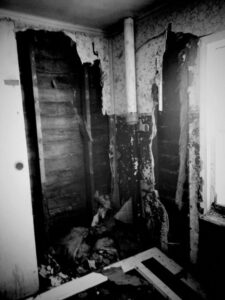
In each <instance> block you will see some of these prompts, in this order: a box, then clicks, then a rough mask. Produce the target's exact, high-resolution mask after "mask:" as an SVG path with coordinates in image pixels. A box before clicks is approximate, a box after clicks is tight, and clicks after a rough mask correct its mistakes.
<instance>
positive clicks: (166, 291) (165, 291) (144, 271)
mask: <svg viewBox="0 0 225 300" xmlns="http://www.w3.org/2000/svg"><path fill="white" fill-rule="evenodd" d="M136 270H137V271H138V272H139V273H140V274H141V275H142V276H143V277H144V278H145V279H146V280H147V281H148V282H150V283H151V284H152V285H153V286H154V287H155V288H156V289H157V291H158V292H160V294H162V295H163V296H164V297H165V298H166V299H171V300H181V298H180V297H179V296H178V295H177V294H175V293H174V292H173V291H172V290H171V289H170V288H169V287H168V286H167V285H166V284H165V283H164V282H163V281H162V280H160V279H159V278H158V277H157V276H156V275H155V274H154V273H152V272H151V271H150V270H149V269H148V268H146V267H145V266H144V265H143V264H142V263H137V265H136Z"/></svg>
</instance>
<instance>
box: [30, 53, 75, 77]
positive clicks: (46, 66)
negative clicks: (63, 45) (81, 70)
mask: <svg viewBox="0 0 225 300" xmlns="http://www.w3.org/2000/svg"><path fill="white" fill-rule="evenodd" d="M35 58H36V62H37V65H38V67H37V71H38V72H39V73H54V74H67V75H68V74H73V76H74V75H76V76H79V74H78V72H77V70H76V69H75V68H74V64H73V65H69V64H68V62H66V61H65V58H64V57H62V58H58V59H56V58H55V57H43V56H40V55H36V56H35ZM68 67H69V68H68Z"/></svg>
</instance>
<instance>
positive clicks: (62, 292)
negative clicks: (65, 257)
mask: <svg viewBox="0 0 225 300" xmlns="http://www.w3.org/2000/svg"><path fill="white" fill-rule="evenodd" d="M107 280H108V278H107V277H106V276H104V275H102V274H99V273H94V272H93V273H90V274H87V275H85V276H83V277H80V278H77V279H74V280H72V281H70V282H67V283H64V284H62V285H60V286H58V287H56V288H53V289H51V290H49V291H47V292H45V293H42V294H40V295H38V296H37V297H34V298H32V297H31V298H28V299H27V300H63V299H67V298H69V297H71V296H73V295H75V294H78V293H81V292H83V291H85V290H87V289H90V288H92V287H94V286H96V285H99V284H101V283H103V282H105V281H107Z"/></svg>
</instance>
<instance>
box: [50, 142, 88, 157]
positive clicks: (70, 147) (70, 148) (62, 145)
mask: <svg viewBox="0 0 225 300" xmlns="http://www.w3.org/2000/svg"><path fill="white" fill-rule="evenodd" d="M81 146H82V145H81V140H65V141H58V142H54V143H53V142H52V143H46V144H44V156H45V158H57V157H59V156H67V155H71V156H72V155H76V156H78V157H79V159H83V149H82V147H81ZM78 147H79V148H78Z"/></svg>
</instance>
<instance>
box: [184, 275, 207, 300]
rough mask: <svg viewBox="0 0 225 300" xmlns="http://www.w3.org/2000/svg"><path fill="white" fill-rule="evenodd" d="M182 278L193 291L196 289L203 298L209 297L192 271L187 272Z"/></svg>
mask: <svg viewBox="0 0 225 300" xmlns="http://www.w3.org/2000/svg"><path fill="white" fill-rule="evenodd" d="M180 280H181V281H182V282H183V283H185V284H186V285H187V286H189V287H190V288H191V289H192V290H193V291H195V292H196V293H197V294H198V295H199V296H200V297H201V299H207V295H206V293H205V291H204V290H203V289H202V287H201V285H200V284H199V283H198V282H197V281H196V280H195V279H194V278H193V277H192V275H191V274H190V273H185V277H183V278H181V279H180Z"/></svg>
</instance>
